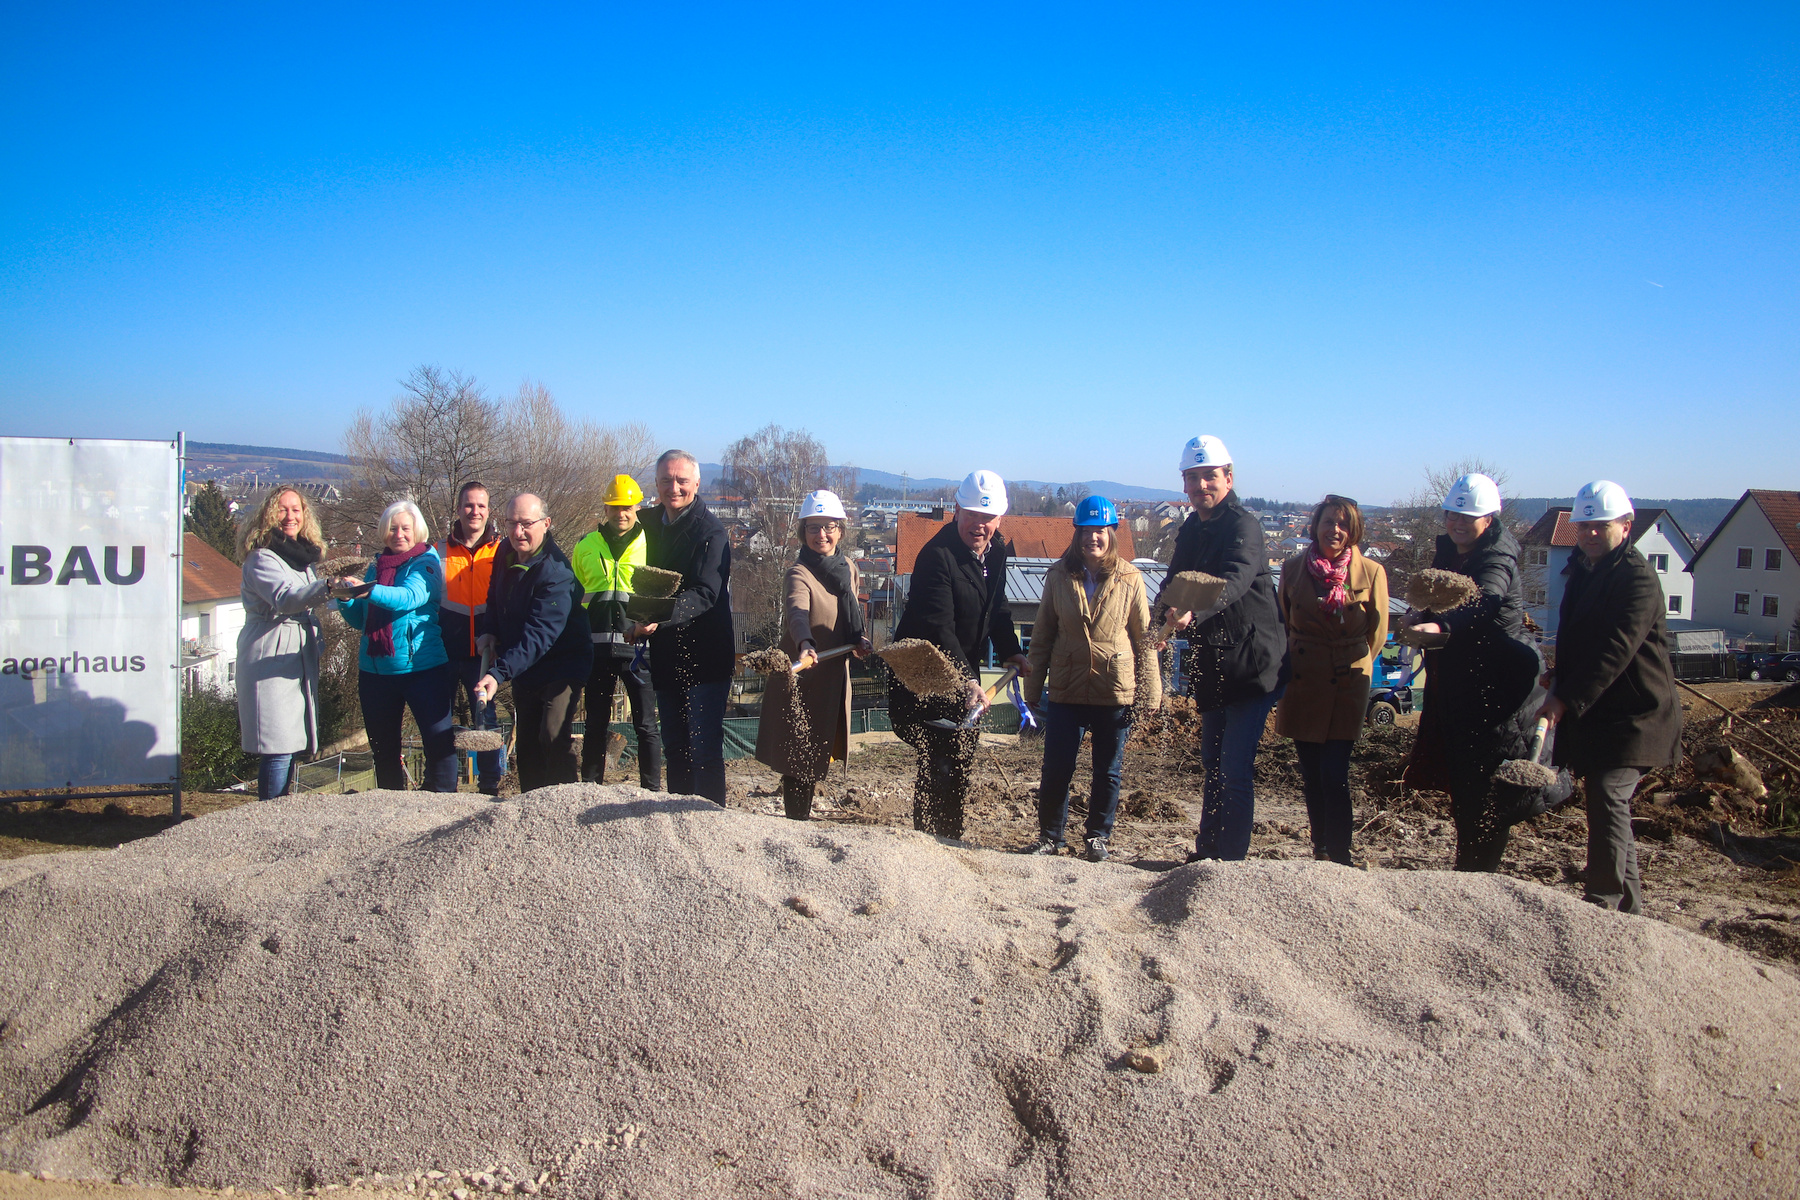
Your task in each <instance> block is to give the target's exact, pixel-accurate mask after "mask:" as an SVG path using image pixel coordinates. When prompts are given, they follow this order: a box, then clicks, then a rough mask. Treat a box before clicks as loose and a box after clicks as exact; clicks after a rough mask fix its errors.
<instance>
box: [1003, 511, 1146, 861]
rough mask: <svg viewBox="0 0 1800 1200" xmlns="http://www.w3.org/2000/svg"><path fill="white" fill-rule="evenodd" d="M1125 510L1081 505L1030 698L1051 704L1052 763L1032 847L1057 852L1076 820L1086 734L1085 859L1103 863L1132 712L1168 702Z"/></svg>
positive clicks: (1058, 575) (1035, 643) (1034, 658)
mask: <svg viewBox="0 0 1800 1200" xmlns="http://www.w3.org/2000/svg"><path fill="white" fill-rule="evenodd" d="M1118 524H1119V514H1118V512H1117V511H1116V510H1114V508H1113V506H1112V504H1111V503H1110V502H1109V501H1107V500H1106V499H1105V498H1104V497H1101V496H1089V497H1087V498H1086V499H1085V500H1083V501H1082V502H1081V503H1080V504H1079V505H1077V506H1076V509H1075V537H1074V540H1073V541H1071V542H1070V544H1069V549H1068V550H1067V551H1066V552H1065V553H1064V554H1063V556H1062V558H1060V559H1058V560H1057V562H1056V564H1055V565H1054V566H1052V567H1051V568H1050V569H1049V570H1048V571H1046V572H1045V573H1044V598H1043V599H1042V600H1040V601H1039V602H1038V611H1037V619H1036V621H1035V622H1034V623H1033V624H1032V627H1031V652H1030V658H1031V674H1030V676H1029V677H1028V678H1027V679H1026V681H1025V700H1026V703H1028V704H1030V705H1031V706H1033V707H1034V708H1035V707H1036V706H1037V704H1038V700H1039V697H1041V696H1042V695H1043V693H1044V692H1045V691H1046V690H1048V691H1049V693H1050V698H1049V701H1048V703H1046V704H1045V705H1044V768H1043V771H1042V773H1041V774H1040V776H1039V779H1038V831H1039V832H1038V840H1037V844H1036V845H1034V846H1032V847H1031V848H1030V850H1029V851H1028V853H1031V854H1058V853H1061V851H1062V848H1063V828H1064V826H1065V825H1067V824H1068V820H1069V781H1070V780H1071V779H1073V778H1074V777H1075V758H1076V755H1077V754H1078V753H1079V752H1080V750H1081V736H1082V734H1083V733H1091V734H1092V735H1093V763H1094V778H1093V787H1092V789H1091V790H1090V792H1089V795H1088V815H1087V833H1086V841H1087V858H1088V861H1089V862H1105V861H1106V855H1107V849H1106V843H1107V841H1108V839H1110V838H1111V837H1112V829H1113V817H1114V815H1115V814H1116V813H1117V811H1118V808H1119V776H1120V769H1121V766H1122V764H1123V762H1124V759H1125V742H1126V741H1127V739H1129V738H1130V736H1131V718H1132V715H1133V713H1134V712H1135V711H1136V708H1137V707H1138V706H1140V705H1142V706H1143V707H1145V708H1150V709H1154V708H1156V707H1157V706H1158V705H1160V704H1161V703H1162V671H1161V670H1160V668H1159V667H1158V665H1157V661H1156V651H1155V650H1154V649H1152V648H1151V646H1150V641H1149V633H1150V600H1149V597H1148V595H1147V594H1146V592H1145V588H1144V575H1143V572H1141V571H1139V570H1138V569H1137V568H1136V567H1134V566H1132V565H1131V564H1130V563H1128V562H1126V561H1125V560H1124V559H1122V558H1120V557H1119V555H1118V551H1117V541H1116V538H1115V536H1114V530H1115V529H1116V527H1117V526H1118Z"/></svg>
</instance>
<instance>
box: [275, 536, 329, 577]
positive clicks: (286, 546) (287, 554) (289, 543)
mask: <svg viewBox="0 0 1800 1200" xmlns="http://www.w3.org/2000/svg"><path fill="white" fill-rule="evenodd" d="M269 549H271V550H273V551H274V552H275V555H276V557H278V558H280V559H281V561H282V562H284V563H286V564H287V565H288V566H290V567H292V568H294V570H296V571H300V572H302V573H304V572H305V571H306V569H307V568H308V567H310V566H312V565H314V564H315V563H317V562H318V561H319V560H320V559H321V558H323V557H325V552H324V551H323V550H321V549H319V548H318V547H317V546H315V545H313V544H312V543H311V542H303V541H301V540H300V539H299V538H291V537H289V536H288V535H287V534H285V533H279V532H278V533H276V535H275V536H274V537H273V538H271V539H269Z"/></svg>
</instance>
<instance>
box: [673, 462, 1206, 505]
mask: <svg viewBox="0 0 1800 1200" xmlns="http://www.w3.org/2000/svg"><path fill="white" fill-rule="evenodd" d="M724 473H725V468H724V467H722V466H720V465H719V464H718V463H701V464H700V480H701V482H702V483H708V484H710V483H712V482H713V481H714V480H716V479H717V478H718V477H719V476H720V475H722V474H724ZM856 479H857V482H858V483H872V484H875V485H876V486H877V487H885V488H901V487H905V488H908V489H911V490H913V491H918V492H935V491H937V490H938V489H939V488H954V487H955V486H956V485H957V484H959V483H961V482H962V480H960V479H940V478H938V477H936V476H929V477H926V478H923V479H917V478H913V477H911V476H904V475H895V474H893V473H891V472H888V471H876V470H873V469H871V468H869V467H858V468H857V469H856ZM1007 482H1008V483H1011V484H1017V485H1019V486H1021V487H1028V488H1033V489H1037V488H1046V487H1047V488H1049V489H1050V490H1051V491H1055V490H1056V489H1057V488H1059V487H1069V486H1072V485H1071V484H1070V483H1068V482H1067V481H1064V482H1061V483H1051V482H1046V481H1045V480H1042V479H1009V480H1007ZM1076 485H1078V486H1081V487H1085V488H1086V489H1087V490H1088V491H1089V492H1092V493H1093V494H1094V495H1097V496H1105V497H1106V498H1107V499H1109V500H1184V499H1186V497H1185V496H1183V495H1182V494H1181V493H1180V492H1172V491H1170V490H1169V489H1167V488H1153V487H1142V486H1139V485H1138V484H1135V483H1118V482H1116V481H1114V480H1111V479H1086V480H1078V481H1076Z"/></svg>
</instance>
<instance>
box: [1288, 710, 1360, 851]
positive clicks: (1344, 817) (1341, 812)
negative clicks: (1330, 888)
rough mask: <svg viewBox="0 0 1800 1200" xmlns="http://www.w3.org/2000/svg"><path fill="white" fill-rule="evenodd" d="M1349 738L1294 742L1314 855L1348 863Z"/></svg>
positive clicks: (1352, 743) (1350, 820) (1351, 744)
mask: <svg viewBox="0 0 1800 1200" xmlns="http://www.w3.org/2000/svg"><path fill="white" fill-rule="evenodd" d="M1353 745H1355V743H1354V742H1351V741H1347V740H1344V741H1340V740H1337V739H1333V740H1331V741H1328V742H1295V743H1294V754H1295V755H1296V756H1297V757H1298V758H1299V759H1300V786H1301V788H1302V789H1303V790H1304V791H1305V793H1306V819H1307V821H1308V822H1309V823H1310V824H1311V825H1312V845H1313V857H1314V858H1329V859H1330V860H1331V861H1332V862H1335V863H1343V864H1344V865H1345V866H1350V865H1351V861H1350V826H1351V824H1352V818H1351V812H1350V747H1351V746H1353Z"/></svg>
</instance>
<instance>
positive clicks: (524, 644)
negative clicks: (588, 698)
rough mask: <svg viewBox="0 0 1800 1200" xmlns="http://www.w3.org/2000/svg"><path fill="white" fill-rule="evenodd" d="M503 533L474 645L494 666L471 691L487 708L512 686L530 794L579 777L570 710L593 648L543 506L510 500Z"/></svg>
mask: <svg viewBox="0 0 1800 1200" xmlns="http://www.w3.org/2000/svg"><path fill="white" fill-rule="evenodd" d="M500 527H501V530H502V532H504V533H505V534H506V541H505V542H504V543H503V544H502V545H501V547H500V549H499V550H498V551H497V552H496V553H495V554H494V569H493V574H492V575H490V576H489V578H488V597H487V611H486V612H484V613H482V614H481V615H480V616H479V617H478V618H476V620H477V625H476V628H477V629H479V630H480V631H481V632H480V636H478V637H477V638H476V644H477V646H478V647H479V648H480V649H481V650H482V651H484V652H485V651H487V650H489V649H492V650H493V651H494V665H493V666H492V667H491V668H489V670H488V673H487V674H486V675H483V676H482V677H481V681H480V682H479V683H477V684H476V685H475V690H476V692H477V694H478V695H479V696H480V699H481V701H482V702H483V703H486V702H487V701H489V700H492V699H493V697H494V692H495V691H496V690H498V689H499V687H500V684H501V683H502V682H504V681H506V680H508V679H510V680H512V685H513V722H514V735H515V742H516V744H517V748H518V758H517V761H518V769H519V790H520V791H521V792H529V791H532V790H533V789H535V788H541V787H548V786H549V785H551V784H553V783H574V782H576V780H577V779H578V778H579V777H580V764H579V763H578V762H577V761H576V758H575V709H576V707H577V705H578V703H579V701H580V698H581V687H582V684H584V683H585V682H587V677H588V668H589V666H590V665H591V664H592V662H593V659H594V647H593V643H592V642H591V641H590V640H589V635H588V623H587V614H586V613H584V612H583V611H582V608H581V584H580V583H579V582H577V581H576V579H575V571H574V569H573V568H572V567H570V566H569V559H568V557H567V556H566V555H565V554H563V552H562V549H561V547H559V546H558V545H557V544H556V539H555V538H553V537H551V536H550V514H549V512H548V511H546V510H545V508H544V502H543V501H542V500H540V499H539V498H538V497H536V496H534V495H532V494H531V493H529V492H526V493H524V494H522V495H519V496H515V497H514V498H513V502H512V504H511V505H510V506H509V507H508V509H507V515H506V519H505V520H503V521H501V522H500ZM601 736H602V737H604V736H605V732H604V731H602V732H601Z"/></svg>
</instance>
